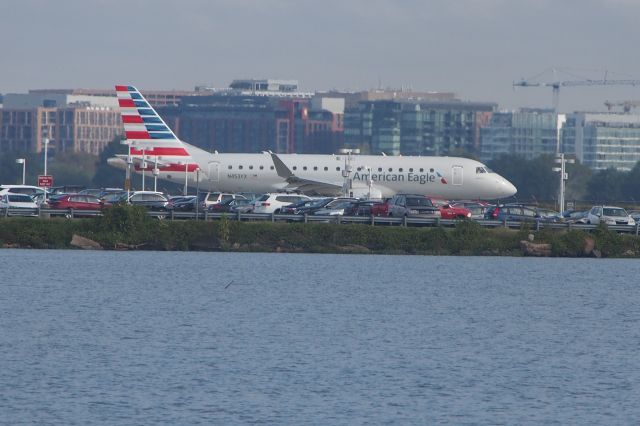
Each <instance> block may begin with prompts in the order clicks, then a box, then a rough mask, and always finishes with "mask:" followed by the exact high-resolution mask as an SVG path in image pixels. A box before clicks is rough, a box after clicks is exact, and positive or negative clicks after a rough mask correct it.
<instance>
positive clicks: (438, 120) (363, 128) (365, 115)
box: [344, 100, 496, 155]
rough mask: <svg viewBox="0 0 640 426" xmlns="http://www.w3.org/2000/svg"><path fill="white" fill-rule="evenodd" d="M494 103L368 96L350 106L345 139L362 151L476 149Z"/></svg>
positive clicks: (442, 152)
mask: <svg viewBox="0 0 640 426" xmlns="http://www.w3.org/2000/svg"><path fill="white" fill-rule="evenodd" d="M495 108H496V104H494V103H481V102H460V101H455V102H420V101H410V100H383V101H364V102H359V103H358V104H357V106H354V107H351V108H348V109H347V110H346V111H345V117H344V143H345V146H346V147H347V148H360V149H361V150H362V152H370V153H373V154H377V153H380V152H384V153H385V154H390V155H399V154H403V155H450V154H455V153H458V152H462V151H467V152H472V153H476V152H477V151H478V148H479V135H480V127H481V126H482V125H484V124H485V123H486V122H487V121H488V120H489V119H490V117H491V115H492V114H493V111H494V110H495Z"/></svg>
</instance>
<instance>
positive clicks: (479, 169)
mask: <svg viewBox="0 0 640 426" xmlns="http://www.w3.org/2000/svg"><path fill="white" fill-rule="evenodd" d="M480 173H493V170H491V169H490V168H488V167H487V166H482V167H476V174H480Z"/></svg>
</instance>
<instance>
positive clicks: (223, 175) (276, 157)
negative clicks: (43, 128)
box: [108, 85, 517, 200]
mask: <svg viewBox="0 0 640 426" xmlns="http://www.w3.org/2000/svg"><path fill="white" fill-rule="evenodd" d="M115 89H116V94H117V97H118V103H119V107H120V113H121V117H122V122H123V124H124V130H125V138H126V141H125V142H123V143H125V144H127V145H129V153H128V154H124V155H119V156H117V157H116V158H110V159H109V160H108V163H109V164H110V165H112V166H115V167H118V168H126V167H127V165H128V163H130V164H132V165H133V166H134V169H135V171H136V172H137V173H149V172H151V173H152V174H153V175H155V176H157V177H158V178H160V179H166V180H169V181H172V182H177V183H185V185H189V186H198V187H199V188H200V189H201V190H203V191H224V192H255V193H266V192H279V191H299V192H303V193H305V194H307V195H327V196H334V195H346V196H352V197H360V198H386V197H391V196H393V195H395V194H397V193H411V194H424V195H429V196H433V197H439V198H445V199H486V200H490V199H499V198H506V197H510V196H512V195H514V194H515V193H516V191H517V190H516V188H515V186H513V185H512V184H511V183H510V182H509V181H508V180H507V179H505V178H503V177H502V176H500V175H499V174H497V173H494V172H493V171H491V170H490V169H489V168H488V167H487V166H485V165H484V164H482V163H480V162H478V161H475V160H472V159H468V158H460V157H422V156H386V155H359V154H358V153H357V151H356V150H344V151H342V152H341V153H338V154H332V155H324V154H276V153H273V152H262V153H256V154H248V153H218V152H217V151H215V152H213V153H212V152H208V151H205V150H203V149H201V148H198V147H196V146H193V145H190V144H188V143H186V142H184V141H182V140H180V139H179V138H178V137H177V136H176V135H175V134H174V133H173V131H172V130H171V129H170V128H169V126H167V124H166V123H165V122H164V120H163V119H162V118H161V117H160V115H159V114H158V113H157V112H156V111H155V109H154V108H153V107H152V106H151V105H150V104H149V103H148V102H147V101H146V99H145V98H144V96H142V94H141V93H140V91H138V90H137V89H136V88H135V87H133V86H130V85H116V86H115ZM185 174H186V176H185Z"/></svg>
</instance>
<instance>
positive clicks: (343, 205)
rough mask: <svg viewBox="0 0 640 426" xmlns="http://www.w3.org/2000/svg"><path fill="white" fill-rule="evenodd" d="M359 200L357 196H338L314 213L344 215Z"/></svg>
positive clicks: (318, 214) (317, 214)
mask: <svg viewBox="0 0 640 426" xmlns="http://www.w3.org/2000/svg"><path fill="white" fill-rule="evenodd" d="M357 201H358V200H356V199H355V198H336V199H335V200H333V201H331V202H330V203H328V204H327V205H326V206H324V207H323V208H321V209H319V210H316V211H315V212H313V214H314V215H316V216H344V215H345V212H349V211H350V210H351V208H352V206H353V204H354V203H356V202H357Z"/></svg>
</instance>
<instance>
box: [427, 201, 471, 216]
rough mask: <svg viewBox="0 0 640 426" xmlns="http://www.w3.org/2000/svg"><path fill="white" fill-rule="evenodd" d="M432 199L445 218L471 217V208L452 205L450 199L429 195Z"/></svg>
mask: <svg viewBox="0 0 640 426" xmlns="http://www.w3.org/2000/svg"><path fill="white" fill-rule="evenodd" d="M427 198H429V199H430V200H431V202H432V203H433V205H434V206H436V207H437V208H438V209H439V210H440V215H441V217H442V218H443V219H469V218H471V210H469V209H467V208H464V207H461V206H455V207H454V206H452V205H451V204H449V201H447V200H443V199H440V198H433V197H431V198H430V197H427Z"/></svg>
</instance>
